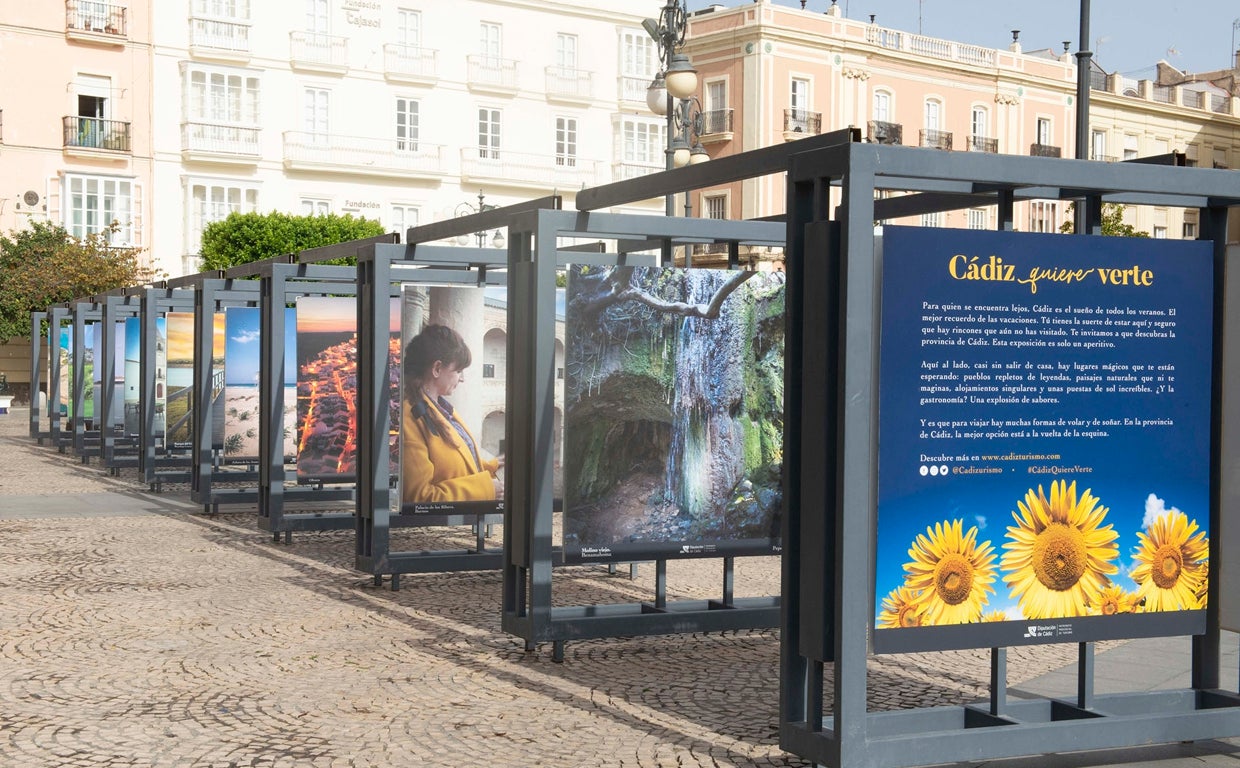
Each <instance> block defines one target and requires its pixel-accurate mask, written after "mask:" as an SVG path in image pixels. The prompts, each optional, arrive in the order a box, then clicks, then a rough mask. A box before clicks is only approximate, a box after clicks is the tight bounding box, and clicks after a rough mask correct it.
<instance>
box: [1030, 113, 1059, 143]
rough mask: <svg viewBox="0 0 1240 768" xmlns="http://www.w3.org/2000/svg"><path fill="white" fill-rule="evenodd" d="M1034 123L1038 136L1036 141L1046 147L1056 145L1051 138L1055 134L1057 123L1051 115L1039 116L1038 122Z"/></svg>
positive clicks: (1035, 134)
mask: <svg viewBox="0 0 1240 768" xmlns="http://www.w3.org/2000/svg"><path fill="white" fill-rule="evenodd" d="M1034 125H1035V126H1036V127H1035V128H1034V136H1036V137H1037V138H1036V139H1035V141H1034V143H1035V144H1041V145H1042V146H1044V147H1049V146H1054V143H1053V142H1052V141H1051V139H1052V138H1053V137H1054V135H1055V133H1054V127H1055V124H1054V123H1053V122H1052V121H1051V119H1050V118H1049V117H1038V118H1037V122H1036V123H1034Z"/></svg>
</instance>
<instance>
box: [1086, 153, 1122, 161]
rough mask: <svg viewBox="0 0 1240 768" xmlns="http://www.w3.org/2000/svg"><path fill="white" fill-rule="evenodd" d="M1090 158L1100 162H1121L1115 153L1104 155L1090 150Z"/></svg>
mask: <svg viewBox="0 0 1240 768" xmlns="http://www.w3.org/2000/svg"><path fill="white" fill-rule="evenodd" d="M1089 159H1090V160H1096V161H1098V162H1100V163H1118V162H1119V158H1118V157H1116V156H1115V155H1102V154H1099V153H1097V152H1090V153H1089Z"/></svg>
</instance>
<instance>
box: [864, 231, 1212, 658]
mask: <svg viewBox="0 0 1240 768" xmlns="http://www.w3.org/2000/svg"><path fill="white" fill-rule="evenodd" d="M882 259H883V263H882V275H883V277H882V286H883V292H882V323H881V324H882V329H881V343H882V346H881V353H880V366H881V368H880V387H879V388H880V395H879V464H878V480H879V487H878V518H877V530H876V539H875V540H876V542H877V548H876V550H877V551H876V553H875V605H874V634H873V638H874V650H875V651H876V652H879V653H892V652H908V651H920V650H942V649H951V648H985V647H1002V646H1010V645H1022V644H1030V643H1044V642H1084V641H1092V640H1103V639H1114V638H1126V637H1148V636H1159V635H1186V634H1198V633H1201V632H1204V631H1205V611H1204V610H1202V609H1203V608H1204V607H1205V600H1206V584H1207V581H1208V573H1209V567H1208V566H1209V563H1208V544H1209V542H1208V536H1209V535H1210V531H1209V530H1208V524H1209V501H1210V471H1209V458H1210V424H1211V421H1210V419H1211V413H1210V383H1211V336H1212V327H1213V325H1212V322H1213V261H1212V255H1211V246H1210V244H1209V243H1206V242H1196V241H1171V242H1169V241H1166V240H1146V239H1138V238H1110V237H1080V236H1069V235H1041V234H1020V233H1010V232H984V231H970V230H946V229H918V228H908V227H885V228H884V232H883V238H882Z"/></svg>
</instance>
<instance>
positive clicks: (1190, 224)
mask: <svg viewBox="0 0 1240 768" xmlns="http://www.w3.org/2000/svg"><path fill="white" fill-rule="evenodd" d="M1181 233H1182V236H1183V237H1184V239H1185V240H1196V239H1197V222H1195V221H1186V222H1184V227H1183V229H1182V230H1181Z"/></svg>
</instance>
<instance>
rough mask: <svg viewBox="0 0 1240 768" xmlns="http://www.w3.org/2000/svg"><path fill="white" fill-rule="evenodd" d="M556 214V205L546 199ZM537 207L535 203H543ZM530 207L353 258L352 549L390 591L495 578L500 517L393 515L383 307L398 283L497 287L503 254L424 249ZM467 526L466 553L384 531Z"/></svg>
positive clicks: (437, 226) (445, 225)
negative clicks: (395, 545)
mask: <svg viewBox="0 0 1240 768" xmlns="http://www.w3.org/2000/svg"><path fill="white" fill-rule="evenodd" d="M547 200H551V201H553V202H551V203H550V204H552V205H555V206H556V207H558V205H559V202H558V198H550V199H547ZM543 202H544V201H535V203H543ZM529 205H531V204H530V203H522V204H518V205H517V206H509V207H505V208H499V207H497V208H490V209H487V210H485V211H480V212H478V213H474V214H471V215H467V216H461V217H458V218H454V219H450V220H447V221H442V222H437V223H434V224H428V225H425V226H422V227H412V228H410V229H409V231H408V232H407V234H406V242H407V243H408V244H407V245H399V244H386V245H385V244H375V245H371V246H367V247H366V248H364V249H362V250H361V251H359V253H358V271H357V281H358V293H357V308H358V309H357V311H358V338H357V364H358V381H357V388H358V414H359V415H358V437H357V442H358V449H359V450H358V462H357V470H358V494H357V505H356V515H355V516H354V517H355V519H356V526H357V545H356V551H355V557H354V567H355V568H357V569H358V570H359V571H363V572H365V573H369V574H371V575H372V576H374V580H375V584H376V585H378V584H380V583H381V582H382V580H383V576H384V575H389V576H390V577H391V584H392V589H394V590H395V589H399V588H400V575H401V574H403V573H438V572H456V571H480V570H496V569H498V568H499V567H500V566H501V556H500V553H499V552H498V551H496V550H494V549H487V543H486V537H487V532H488V530H489V528H490V526H491V525H492V524H495V523H500V522H502V521H503V517H504V516H503V515H500V514H495V513H491V514H486V513H456V514H427V513H417V514H408V515H401V514H397V515H393V514H392V504H393V502H394V501H395V499H394V498H393V494H392V485H393V482H392V481H393V479H394V478H392V476H391V471H390V467H389V465H388V442H387V441H388V433H389V429H390V426H391V425H390V410H389V407H388V405H389V404H388V341H387V339H388V334H387V328H388V324H389V318H388V311H389V310H388V302H387V299H388V297H390V296H399V291H400V285H401V284H403V283H419V284H439V285H442V284H452V283H457V284H461V285H478V286H481V285H504V284H506V275H505V272H504V265H505V256H504V252H503V251H498V250H495V249H488V248H476V247H470V248H457V247H446V246H435V245H429V244H428V243H431V242H433V241H435V240H441V239H445V238H450V237H455V236H457V235H470V236H472V234H473V233H474V232H478V231H488V230H491V229H495V228H499V227H502V226H506V225H507V222H508V220H509V218H510V217H511V215H512V214H513V211H514V210H521V209H525V208H527V207H528V206H529ZM466 525H469V526H473V528H474V532H475V534H476V543H475V546H474V547H473V548H471V549H454V550H423V551H416V552H408V551H393V550H392V546H391V545H392V540H391V529H392V528H394V527H402V528H412V527H426V526H466Z"/></svg>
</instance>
